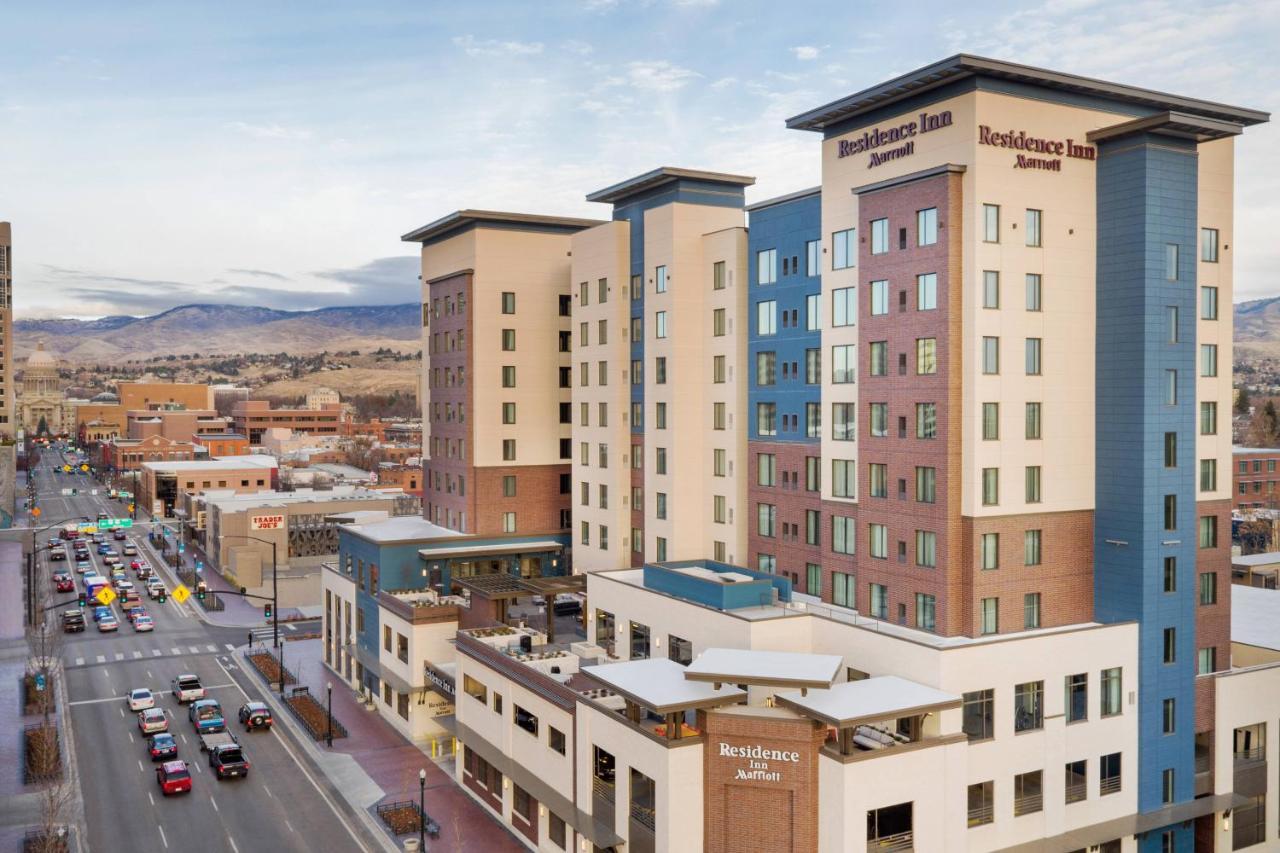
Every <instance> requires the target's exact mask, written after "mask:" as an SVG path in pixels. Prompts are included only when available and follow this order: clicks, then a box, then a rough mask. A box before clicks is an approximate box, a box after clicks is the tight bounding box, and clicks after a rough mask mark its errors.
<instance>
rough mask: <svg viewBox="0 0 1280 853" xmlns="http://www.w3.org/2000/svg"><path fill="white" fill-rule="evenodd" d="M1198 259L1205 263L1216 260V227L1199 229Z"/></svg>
mask: <svg viewBox="0 0 1280 853" xmlns="http://www.w3.org/2000/svg"><path fill="white" fill-rule="evenodd" d="M1200 260H1202V261H1204V262H1205V263H1206V264H1216V263H1217V262H1218V229H1217V228H1201V229H1200Z"/></svg>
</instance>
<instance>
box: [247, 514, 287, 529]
mask: <svg viewBox="0 0 1280 853" xmlns="http://www.w3.org/2000/svg"><path fill="white" fill-rule="evenodd" d="M249 527H251V528H252V529H254V530H279V529H280V528H282V527H284V516H283V515H255V516H254V517H253V518H252V519H251V520H250V521H249Z"/></svg>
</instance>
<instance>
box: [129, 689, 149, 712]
mask: <svg viewBox="0 0 1280 853" xmlns="http://www.w3.org/2000/svg"><path fill="white" fill-rule="evenodd" d="M124 699H125V701H126V702H128V703H129V710H130V711H145V710H146V709H147V708H154V707H155V706H156V696H155V694H154V693H152V692H151V691H150V690H148V689H147V688H145V687H136V688H134V689H133V690H130V691H129V695H127V696H125V697H124Z"/></svg>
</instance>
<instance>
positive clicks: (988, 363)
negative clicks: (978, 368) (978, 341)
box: [982, 337, 1000, 376]
mask: <svg viewBox="0 0 1280 853" xmlns="http://www.w3.org/2000/svg"><path fill="white" fill-rule="evenodd" d="M982 372H983V373H985V374H987V375H988V376H993V375H995V374H998V373H999V372H1000V339H999V338H992V337H984V338H983V339H982Z"/></svg>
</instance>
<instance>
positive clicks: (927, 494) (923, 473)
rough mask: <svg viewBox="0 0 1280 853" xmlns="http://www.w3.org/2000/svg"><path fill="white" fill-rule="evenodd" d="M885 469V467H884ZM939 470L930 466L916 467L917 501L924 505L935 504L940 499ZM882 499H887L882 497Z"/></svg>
mask: <svg viewBox="0 0 1280 853" xmlns="http://www.w3.org/2000/svg"><path fill="white" fill-rule="evenodd" d="M882 467H883V466H882ZM937 484H938V469H937V468H933V467H930V466H922V465H917V466H916V501H917V502H919V503H924V504H931V503H935V502H936V501H937V499H938V485H937ZM881 497H885V496H884V495H882V496H881Z"/></svg>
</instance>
